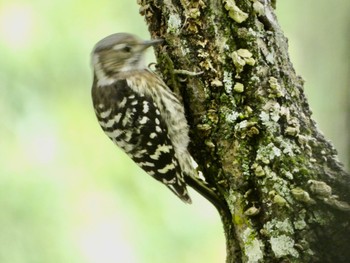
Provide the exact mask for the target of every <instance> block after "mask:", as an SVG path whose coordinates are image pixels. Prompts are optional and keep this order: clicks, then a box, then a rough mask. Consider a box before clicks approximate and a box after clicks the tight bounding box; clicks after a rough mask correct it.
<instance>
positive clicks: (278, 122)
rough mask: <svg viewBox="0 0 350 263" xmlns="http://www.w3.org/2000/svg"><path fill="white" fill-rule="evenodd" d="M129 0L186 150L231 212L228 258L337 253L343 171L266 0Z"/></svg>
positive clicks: (335, 256) (347, 229)
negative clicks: (187, 141)
mask: <svg viewBox="0 0 350 263" xmlns="http://www.w3.org/2000/svg"><path fill="white" fill-rule="evenodd" d="M139 4H140V6H141V9H140V10H141V13H142V14H143V15H144V16H145V19H146V22H147V24H148V25H149V30H150V32H151V35H152V36H153V37H161V38H164V39H165V44H164V45H163V46H162V47H161V49H158V50H157V58H158V69H159V71H160V73H161V74H162V76H163V78H164V80H165V81H167V83H168V84H169V86H170V87H172V88H173V89H174V91H175V92H177V93H179V94H181V96H182V98H183V102H184V105H185V108H186V113H187V117H188V121H189V124H190V127H191V134H190V135H191V145H190V150H191V153H192V155H193V157H194V159H195V161H196V162H197V163H198V166H199V169H200V170H201V172H202V173H203V175H204V177H205V179H206V181H207V182H208V184H209V185H210V186H211V187H212V188H213V189H214V188H215V189H217V194H218V195H219V197H220V198H221V199H222V201H223V205H225V206H227V207H228V209H229V211H230V213H229V215H228V214H226V213H222V214H221V217H222V222H223V224H224V230H225V234H226V241H227V242H226V246H227V262H321V261H322V262H346V261H345V260H346V259H347V258H350V250H349V249H348V244H349V242H350V213H349V212H350V177H349V175H348V174H347V173H346V172H345V171H344V170H343V167H342V165H341V164H340V163H339V162H338V160H337V157H336V151H335V149H334V148H333V146H332V145H331V144H330V143H329V142H328V141H327V140H326V139H325V138H324V137H323V135H322V134H321V133H320V131H319V130H318V129H317V127H316V125H315V123H314V121H313V120H312V118H311V111H310V109H309V106H308V103H307V100H306V98H305V95H304V91H303V85H304V82H303V80H302V79H301V78H300V77H299V76H297V75H296V73H295V71H294V69H293V66H292V63H291V62H290V60H289V56H288V44H287V39H286V38H285V37H284V35H283V33H282V31H281V29H280V27H279V25H278V21H277V18H276V16H275V15H274V10H273V8H272V7H271V5H270V3H269V2H268V1H258V0H244V1H219V0H208V1H204V0H197V1H188V0H180V1H169V0H167V1H157V0H139ZM176 72H178V73H179V72H180V73H181V72H193V73H200V74H193V75H195V76H193V75H191V74H178V73H176ZM193 149H196V150H195V151H193Z"/></svg>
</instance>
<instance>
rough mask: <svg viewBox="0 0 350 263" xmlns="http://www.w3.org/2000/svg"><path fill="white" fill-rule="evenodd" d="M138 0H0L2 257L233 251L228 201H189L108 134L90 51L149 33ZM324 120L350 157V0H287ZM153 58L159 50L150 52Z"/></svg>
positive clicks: (144, 257) (298, 58)
mask: <svg viewBox="0 0 350 263" xmlns="http://www.w3.org/2000/svg"><path fill="white" fill-rule="evenodd" d="M135 2H136V1H130V0H117V1H107V0H100V1H92V0H84V1H82V0H77V1H67V0H61V1H55V0H54V1H43V0H31V1H28V0H14V1H4V0H3V1H0V116H1V121H0V138H1V139H0V157H1V158H0V262H1V263H61V262H65V263H101V262H103V263H112V262H113V263H115V262H126V263H134V262H141V263H144V262H145V263H148V262H149V263H151V262H152V263H161V262H162V263H163V262H167V263H172V262H174V263H175V262H183V263H193V262H202V263H207V262H208V263H209V262H210V263H212V262H224V259H225V241H224V235H223V231H222V228H221V222H220V219H219V217H218V215H217V213H216V211H215V210H214V209H213V208H212V207H211V206H210V205H208V204H207V202H206V201H205V200H203V199H202V198H201V197H199V196H198V195H196V194H195V193H194V192H193V191H192V192H191V195H192V196H193V197H194V198H193V199H194V204H193V205H191V206H188V205H184V204H182V203H181V202H179V201H178V200H177V199H176V197H175V196H174V195H172V194H170V192H169V190H167V189H166V188H165V187H163V186H161V184H159V183H157V182H155V181H154V180H153V179H151V178H149V176H146V175H145V174H144V173H143V172H142V171H141V170H140V169H139V168H138V167H137V166H136V165H134V164H133V163H132V162H131V161H130V160H129V159H128V158H127V157H126V156H125V155H124V154H123V153H122V152H121V151H119V150H117V149H116V148H115V147H114V145H113V144H112V143H111V142H110V141H109V140H108V139H107V137H105V135H104V134H103V133H102V131H101V130H100V127H99V126H98V125H97V122H96V120H95V116H94V113H93V110H92V106H91V99H90V87H91V69H90V61H89V54H90V51H91V49H92V47H93V45H94V44H95V43H96V42H97V41H98V40H99V39H101V38H102V37H104V36H106V35H108V34H111V33H114V32H121V31H126V32H133V33H135V34H138V35H139V36H141V37H143V38H148V37H149V34H148V32H147V28H146V25H145V23H144V20H143V18H142V17H141V16H140V15H139V14H138V6H137V5H136V3H135ZM277 7H278V9H277V10H278V12H277V13H278V16H279V20H280V23H281V25H282V28H283V30H284V32H285V33H286V35H287V37H288V38H289V44H290V52H291V58H292V61H293V63H294V65H295V68H296V70H297V72H298V74H300V75H301V76H303V78H304V79H305V80H306V85H305V92H306V93H307V95H308V98H309V102H310V105H311V108H312V110H313V112H314V119H315V120H316V121H317V123H318V125H319V127H320V129H321V130H322V131H323V132H324V134H325V136H326V137H327V138H328V139H329V140H331V141H332V142H333V143H334V145H335V146H336V148H337V149H338V151H339V153H340V155H339V158H340V159H341V160H342V161H343V163H345V164H346V165H347V167H348V164H349V156H348V153H349V140H348V137H349V136H348V133H349V121H348V120H349V109H350V107H349V103H348V100H349V98H350V96H349V88H348V86H349V39H350V37H349V32H350V31H349V23H350V19H349V16H348V12H347V10H349V7H350V2H348V1H342V0H336V1H333V2H332V3H331V4H330V3H329V1H326V0H313V1H305V0H293V1H278V2H277ZM149 57H150V58H151V59H152V56H151V55H150V56H149Z"/></svg>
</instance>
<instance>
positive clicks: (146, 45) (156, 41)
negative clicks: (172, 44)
mask: <svg viewBox="0 0 350 263" xmlns="http://www.w3.org/2000/svg"><path fill="white" fill-rule="evenodd" d="M163 41H164V39H161V38H159V39H151V40H146V41H143V42H142V46H143V49H146V48H149V47H150V46H155V45H158V44H160V43H162V42H163Z"/></svg>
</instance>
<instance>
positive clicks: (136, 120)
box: [91, 33, 196, 203]
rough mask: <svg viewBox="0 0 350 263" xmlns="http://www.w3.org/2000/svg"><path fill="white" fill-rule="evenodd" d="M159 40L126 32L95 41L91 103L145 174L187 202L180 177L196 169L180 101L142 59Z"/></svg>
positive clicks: (107, 129) (107, 131) (112, 137)
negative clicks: (189, 149)
mask: <svg viewBox="0 0 350 263" xmlns="http://www.w3.org/2000/svg"><path fill="white" fill-rule="evenodd" d="M163 41H164V40H163V39H153V40H142V39H140V38H139V37H137V36H135V35H133V34H130V33H115V34H112V35H109V36H107V37H105V38H103V39H101V40H100V41H98V42H97V44H96V45H95V46H94V48H93V50H92V53H91V62H92V68H93V85H92V90H91V95H92V102H93V107H94V111H95V114H96V117H97V120H98V122H99V124H100V126H101V128H102V130H103V131H104V132H105V134H106V135H107V136H108V137H109V139H110V140H112V141H113V143H114V144H116V145H117V146H118V147H119V148H121V149H122V150H123V151H124V152H125V153H126V154H127V155H128V156H129V157H130V158H131V159H132V160H133V161H134V162H135V163H136V164H137V165H138V166H140V167H141V168H142V169H143V170H144V171H145V172H146V173H148V174H149V175H150V176H152V177H153V178H155V179H156V180H158V181H160V182H161V183H163V184H164V185H165V186H167V187H168V188H169V189H170V190H171V191H172V192H173V193H174V194H175V195H176V196H178V197H179V198H180V199H181V200H182V201H184V202H185V203H191V202H192V201H191V198H190V196H189V194H188V190H187V185H186V180H185V178H194V177H195V176H196V171H195V168H194V167H193V164H192V156H191V154H190V153H189V151H188V145H189V142H190V138H189V126H188V122H187V120H186V116H185V110H184V106H183V105H182V103H181V102H180V100H179V98H178V96H177V95H176V94H175V93H174V92H173V91H172V90H171V89H170V88H169V87H168V86H167V85H166V84H165V82H164V81H163V80H162V78H161V77H160V76H158V75H157V74H156V73H155V72H153V71H151V70H150V69H149V68H148V67H147V66H146V64H145V62H144V55H145V53H146V50H148V48H150V47H153V46H155V45H160V44H161V43H163Z"/></svg>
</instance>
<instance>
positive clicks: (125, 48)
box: [122, 45, 131, 53]
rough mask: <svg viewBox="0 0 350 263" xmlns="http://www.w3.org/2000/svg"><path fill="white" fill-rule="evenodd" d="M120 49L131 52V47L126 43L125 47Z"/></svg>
mask: <svg viewBox="0 0 350 263" xmlns="http://www.w3.org/2000/svg"><path fill="white" fill-rule="evenodd" d="M122 50H123V51H124V52H125V53H129V52H131V47H130V46H128V45H126V46H125V47H123V49H122Z"/></svg>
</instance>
